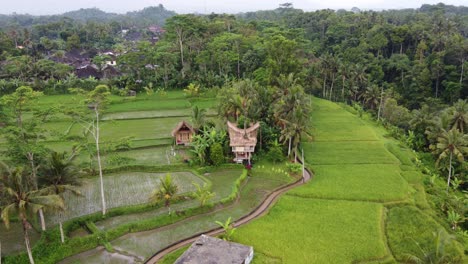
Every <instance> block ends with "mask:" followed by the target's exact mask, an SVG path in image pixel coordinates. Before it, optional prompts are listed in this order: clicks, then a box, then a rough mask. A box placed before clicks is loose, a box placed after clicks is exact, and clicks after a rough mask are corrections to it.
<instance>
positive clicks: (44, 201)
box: [1, 164, 64, 264]
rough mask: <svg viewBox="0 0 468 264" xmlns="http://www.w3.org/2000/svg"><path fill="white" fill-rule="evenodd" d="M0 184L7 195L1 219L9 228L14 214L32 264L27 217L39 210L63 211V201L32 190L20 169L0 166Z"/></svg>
mask: <svg viewBox="0 0 468 264" xmlns="http://www.w3.org/2000/svg"><path fill="white" fill-rule="evenodd" d="M2 165H3V166H2V169H3V171H2V177H1V184H2V185H3V188H4V190H5V193H6V194H7V195H8V197H7V198H8V202H7V204H6V205H5V206H4V207H3V208H2V212H1V218H2V220H3V222H4V223H5V226H6V227H7V228H9V227H10V217H11V214H16V215H17V216H18V218H19V220H20V221H21V224H22V226H23V235H24V242H25V245H26V250H27V253H28V257H29V262H30V263H31V264H34V258H33V255H32V251H31V244H30V241H29V234H28V230H29V229H31V224H30V222H29V220H28V219H29V217H30V215H32V214H36V213H37V212H38V211H39V209H45V208H51V209H63V208H64V205H63V200H62V198H61V197H60V196H58V195H51V194H49V193H48V192H47V191H44V190H34V188H33V187H32V186H30V184H29V183H28V180H27V177H28V175H27V173H25V171H24V170H23V168H22V167H16V168H14V169H10V168H9V167H8V166H6V165H5V164H2Z"/></svg>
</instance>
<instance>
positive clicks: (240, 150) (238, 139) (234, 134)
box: [227, 121, 260, 163]
mask: <svg viewBox="0 0 468 264" xmlns="http://www.w3.org/2000/svg"><path fill="white" fill-rule="evenodd" d="M227 126H228V131H229V146H231V147H232V152H234V154H235V155H236V157H235V158H234V161H235V162H239V163H240V162H242V161H244V160H248V161H249V163H250V158H251V156H252V153H253V152H254V151H255V146H256V145H257V132H258V129H259V128H260V123H258V122H257V123H255V124H251V125H250V127H249V128H244V129H243V128H238V127H237V126H236V125H235V124H234V123H231V122H229V121H228V122H227Z"/></svg>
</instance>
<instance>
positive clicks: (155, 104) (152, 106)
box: [105, 98, 190, 113]
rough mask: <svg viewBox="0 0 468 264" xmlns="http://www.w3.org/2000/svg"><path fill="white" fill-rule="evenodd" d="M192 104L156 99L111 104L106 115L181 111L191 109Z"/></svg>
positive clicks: (176, 100) (184, 100)
mask: <svg viewBox="0 0 468 264" xmlns="http://www.w3.org/2000/svg"><path fill="white" fill-rule="evenodd" d="M189 107H190V102H189V101H188V100H186V99H172V100H167V99H165V98H155V99H152V100H138V101H128V102H122V103H114V104H110V105H109V106H108V107H107V108H106V110H105V111H106V113H115V112H131V111H147V110H163V109H181V108H189Z"/></svg>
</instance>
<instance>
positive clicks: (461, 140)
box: [436, 129, 468, 192]
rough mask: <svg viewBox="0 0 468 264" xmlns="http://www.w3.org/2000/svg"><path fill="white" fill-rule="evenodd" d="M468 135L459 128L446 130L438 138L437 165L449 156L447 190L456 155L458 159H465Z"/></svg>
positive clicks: (467, 148)
mask: <svg viewBox="0 0 468 264" xmlns="http://www.w3.org/2000/svg"><path fill="white" fill-rule="evenodd" d="M467 144H468V135H467V134H462V133H460V131H459V130H458V129H451V130H449V131H446V130H444V131H443V132H442V134H440V136H439V137H438V138H437V145H436V152H437V153H438V154H439V158H438V159H437V165H438V164H439V163H440V161H441V160H445V159H446V158H447V157H448V158H449V175H448V177H447V192H448V189H449V187H450V179H451V177H452V162H453V158H454V157H455V158H456V159H457V160H458V161H460V162H463V161H464V154H466V153H468V147H467Z"/></svg>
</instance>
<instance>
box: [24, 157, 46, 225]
mask: <svg viewBox="0 0 468 264" xmlns="http://www.w3.org/2000/svg"><path fill="white" fill-rule="evenodd" d="M26 156H27V158H28V160H29V164H30V166H31V176H32V182H33V187H34V190H38V189H39V188H38V185H37V168H36V164H34V153H31V152H28V154H27V155H26ZM39 219H40V220H41V230H42V231H46V224H45V219H44V210H42V208H40V209H39Z"/></svg>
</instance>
